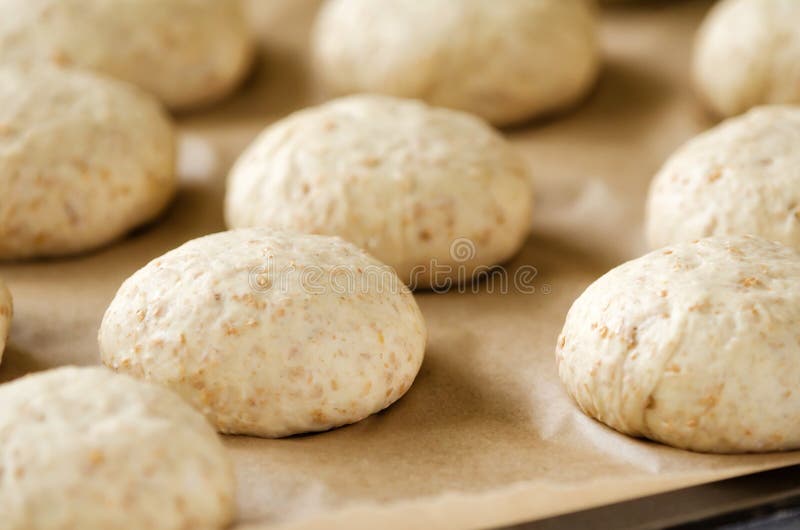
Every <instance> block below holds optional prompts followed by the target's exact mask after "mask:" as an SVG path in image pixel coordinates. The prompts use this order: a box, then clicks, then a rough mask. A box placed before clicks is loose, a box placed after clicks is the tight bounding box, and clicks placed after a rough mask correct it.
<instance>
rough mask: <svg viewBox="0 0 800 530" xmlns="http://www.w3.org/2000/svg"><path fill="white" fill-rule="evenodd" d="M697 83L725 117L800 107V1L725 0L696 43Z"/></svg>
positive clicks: (695, 66)
mask: <svg viewBox="0 0 800 530" xmlns="http://www.w3.org/2000/svg"><path fill="white" fill-rule="evenodd" d="M693 70H694V72H693V75H694V82H695V85H696V87H697V90H698V91H699V92H700V94H701V96H702V98H703V99H704V100H705V102H706V103H707V104H708V105H709V106H710V107H711V109H712V110H713V111H714V112H715V113H717V114H718V115H721V116H733V115H735V114H740V113H742V112H744V111H746V110H747V109H749V108H751V107H754V106H756V105H761V104H765V103H798V104H800V1H798V0H723V1H721V2H719V3H718V4H717V5H715V6H714V8H713V9H712V10H711V12H710V13H709V14H708V16H707V17H706V19H705V21H704V22H703V25H702V26H701V28H700V30H699V32H698V35H697V41H696V43H695V51H694V64H693Z"/></svg>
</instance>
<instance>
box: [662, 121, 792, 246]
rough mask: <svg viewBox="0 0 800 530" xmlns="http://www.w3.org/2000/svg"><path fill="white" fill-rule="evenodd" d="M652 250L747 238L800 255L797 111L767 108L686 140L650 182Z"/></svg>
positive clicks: (726, 122)
mask: <svg viewBox="0 0 800 530" xmlns="http://www.w3.org/2000/svg"><path fill="white" fill-rule="evenodd" d="M646 225H647V239H648V241H649V244H650V247H651V248H658V247H661V246H663V245H667V244H670V243H677V242H679V241H690V240H692V239H697V238H700V237H705V236H710V235H738V234H752V235H757V236H761V237H764V238H766V239H770V240H774V241H780V242H783V243H785V244H787V245H789V246H792V247H794V248H796V249H798V250H800V107H791V106H768V107H759V108H755V109H753V110H751V111H749V112H748V113H746V114H744V115H742V116H739V117H736V118H730V119H728V120H727V121H725V122H723V123H722V124H720V125H718V126H717V127H715V128H713V129H711V130H709V131H706V132H704V133H703V134H701V135H699V136H697V137H696V138H694V139H692V140H690V141H689V142H688V143H686V144H685V145H684V146H683V147H681V148H680V149H678V151H677V152H676V153H675V154H674V155H672V156H671V157H670V158H669V160H667V162H666V163H665V164H664V167H663V168H662V169H661V171H659V173H658V174H657V175H656V177H655V179H654V180H653V183H652V184H651V187H650V196H649V199H648V203H647V221H646Z"/></svg>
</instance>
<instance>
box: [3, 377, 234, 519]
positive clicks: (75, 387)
mask: <svg viewBox="0 0 800 530" xmlns="http://www.w3.org/2000/svg"><path fill="white" fill-rule="evenodd" d="M235 487H236V484H235V480H234V475H233V467H232V465H231V462H230V461H229V460H228V456H227V455H226V454H225V450H224V448H223V446H222V443H221V442H220V440H219V439H218V437H217V435H216V433H215V432H214V430H213V429H212V428H211V427H210V426H209V425H208V423H207V422H206V420H205V418H203V416H202V415H201V414H199V413H198V412H196V411H195V410H193V409H192V408H191V407H190V406H189V405H188V404H186V403H185V402H184V401H183V400H182V399H181V398H180V397H179V396H177V395H176V394H173V393H172V392H170V391H168V390H166V389H164V388H161V387H158V386H156V385H151V384H147V383H143V382H140V381H136V380H134V379H132V378H130V377H128V376H123V375H117V374H114V373H113V372H111V371H110V370H107V369H106V368H101V367H92V368H74V367H66V368H58V369H55V370H50V371H46V372H40V373H37V374H33V375H28V376H25V377H23V378H21V379H17V380H15V381H12V382H10V383H6V384H4V385H0V514H2V523H0V526H2V528H3V530H78V529H79V530H109V529H112V528H113V529H114V530H142V529H145V528H146V529H148V530H186V529H189V528H191V529H193V530H222V529H223V528H227V526H228V524H230V523H231V522H232V520H233V518H234V510H235V504H234V494H235Z"/></svg>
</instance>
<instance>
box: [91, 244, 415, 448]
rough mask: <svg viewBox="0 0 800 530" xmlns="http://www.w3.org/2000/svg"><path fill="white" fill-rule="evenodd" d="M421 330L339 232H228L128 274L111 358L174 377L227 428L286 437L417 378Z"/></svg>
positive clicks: (353, 417) (143, 373)
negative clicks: (330, 234) (322, 233)
mask: <svg viewBox="0 0 800 530" xmlns="http://www.w3.org/2000/svg"><path fill="white" fill-rule="evenodd" d="M425 340H426V330H425V323H424V321H423V319H422V314H421V313H420V311H419V308H418V307H417V304H416V302H415V301H414V298H413V296H412V295H411V293H410V292H409V291H408V289H407V288H406V287H405V285H403V284H402V282H400V280H399V279H398V278H397V276H396V275H395V274H394V272H392V271H391V269H389V268H388V267H386V266H385V265H383V264H381V263H380V262H378V261H377V260H375V259H373V258H372V257H370V256H368V255H367V254H366V253H364V252H363V251H361V250H360V249H358V248H356V247H355V246H353V245H351V244H349V243H345V242H344V241H342V240H341V239H339V238H333V237H326V236H314V235H303V234H290V233H281V232H274V231H271V230H263V229H243V230H234V231H230V232H222V233H219V234H214V235H210V236H206V237H202V238H200V239H195V240H193V241H190V242H188V243H186V244H185V245H183V246H181V247H179V248H177V249H175V250H172V251H171V252H168V253H167V254H165V255H163V256H161V257H160V258H157V259H155V260H154V261H152V262H150V263H149V264H148V265H146V266H145V267H144V268H143V269H141V270H139V271H138V272H137V273H136V274H134V275H133V276H131V277H130V278H129V279H128V280H126V281H125V283H124V284H122V287H121V288H120V290H119V292H118V293H117V295H116V297H115V298H114V301H113V302H112V303H111V306H110V307H109V308H108V311H106V314H105V317H104V318H103V323H102V325H101V327H100V336H99V341H100V351H101V354H102V359H103V362H104V363H105V364H106V365H108V366H110V367H111V368H113V369H114V370H118V371H122V372H127V373H130V374H132V375H135V376H137V377H142V378H145V379H149V380H151V381H156V382H158V383H161V384H163V385H166V386H168V387H170V388H172V389H174V390H176V391H177V392H178V393H180V394H181V395H182V396H183V397H185V398H186V399H187V400H188V401H189V402H190V403H192V404H194V405H195V407H197V408H198V409H199V410H201V411H202V412H203V413H204V414H205V415H206V416H207V417H208V418H209V419H210V421H211V422H212V423H213V424H214V425H216V427H217V429H218V430H220V431H221V432H225V433H235V434H250V435H255V436H264V437H279V436H287V435H291V434H297V433H302V432H310V431H322V430H326V429H330V428H333V427H337V426H340V425H344V424H348V423H353V422H356V421H359V420H361V419H363V418H365V417H367V416H369V415H370V414H372V413H374V412H378V411H380V410H381V409H384V408H386V407H388V406H389V405H391V404H392V403H393V402H394V401H396V400H397V399H399V398H400V397H401V396H402V395H403V394H405V392H406V391H407V390H408V388H409V387H410V386H411V383H412V382H413V381H414V377H415V376H416V374H417V371H418V370H419V367H420V364H421V363H422V358H423V355H424V351H425Z"/></svg>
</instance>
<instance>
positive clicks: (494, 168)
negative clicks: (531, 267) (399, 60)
mask: <svg viewBox="0 0 800 530" xmlns="http://www.w3.org/2000/svg"><path fill="white" fill-rule="evenodd" d="M532 202H533V193H532V190H531V179H530V175H529V173H528V170H527V167H526V163H525V161H524V160H523V159H522V157H521V156H520V155H519V154H518V153H517V152H516V151H515V150H514V148H513V147H511V146H510V144H509V143H508V142H507V141H506V140H504V139H503V138H502V137H501V136H500V135H499V134H497V133H496V132H495V131H494V130H492V129H491V128H490V127H489V126H488V125H487V124H486V123H484V122H483V121H482V120H480V119H478V118H475V117H473V116H469V115H468V114H465V113H462V112H458V111H451V110H447V109H441V108H435V107H429V106H427V105H425V104H424V103H421V102H417V101H411V100H403V99H396V98H390V97H385V96H366V95H361V96H351V97H348V98H343V99H340V100H336V101H333V102H330V103H327V104H325V105H322V106H319V107H316V108H313V109H308V110H304V111H301V112H298V113H296V114H294V115H292V116H290V117H289V118H286V119H284V120H282V121H280V122H278V123H277V124H275V125H273V126H271V127H269V128H268V129H267V130H266V131H265V132H264V133H263V134H262V135H261V136H260V137H259V138H258V139H256V141H255V142H253V144H252V145H251V146H250V147H249V148H248V149H247V150H246V151H245V152H244V154H243V155H242V156H241V157H240V158H239V160H238V161H237V163H236V165H235V166H234V168H233V169H232V171H231V173H230V176H229V179H228V192H227V197H226V208H225V215H226V219H227V222H228V225H229V226H231V227H248V226H264V227H277V228H283V229H289V230H296V231H300V232H309V233H319V234H328V235H338V236H340V237H342V238H344V239H346V240H348V241H350V242H352V243H354V244H356V245H357V246H359V247H361V248H364V249H366V250H367V251H368V252H369V253H371V254H372V255H374V256H375V257H377V258H378V259H380V260H381V261H383V262H384V263H387V264H389V265H391V266H392V267H394V268H395V270H396V271H397V273H398V275H399V276H400V277H401V278H402V279H403V281H405V282H406V283H408V284H410V285H412V286H414V287H427V286H430V284H431V281H433V282H435V283H444V282H445V281H446V280H447V279H448V278H453V279H458V276H459V275H461V277H462V278H463V277H467V278H468V277H469V274H471V273H472V271H473V270H474V269H475V267H477V266H479V265H495V264H497V263H500V262H502V261H504V260H506V259H508V258H509V257H511V256H512V255H513V254H515V253H516V252H517V251H518V250H519V248H520V246H521V245H522V242H523V241H524V239H525V237H526V235H527V233H528V228H529V225H530V218H531V208H532ZM464 239H466V240H468V241H464Z"/></svg>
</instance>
